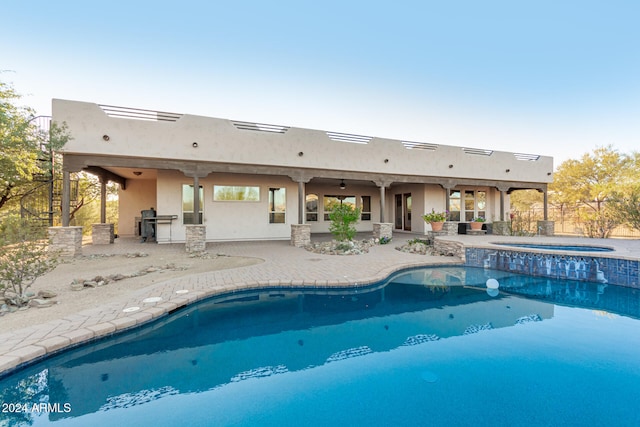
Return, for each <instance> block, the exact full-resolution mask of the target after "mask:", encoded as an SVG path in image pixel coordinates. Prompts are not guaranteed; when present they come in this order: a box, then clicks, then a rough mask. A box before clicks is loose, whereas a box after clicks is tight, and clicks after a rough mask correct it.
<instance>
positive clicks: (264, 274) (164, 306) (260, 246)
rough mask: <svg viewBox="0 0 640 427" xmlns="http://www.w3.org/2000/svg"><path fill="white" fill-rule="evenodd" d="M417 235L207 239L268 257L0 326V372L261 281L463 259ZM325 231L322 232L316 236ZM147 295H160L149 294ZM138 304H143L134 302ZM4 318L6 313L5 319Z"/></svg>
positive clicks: (369, 278) (623, 251)
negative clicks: (323, 245)
mask: <svg viewBox="0 0 640 427" xmlns="http://www.w3.org/2000/svg"><path fill="white" fill-rule="evenodd" d="M415 237H417V236H415V235H409V234H401V233H396V234H395V235H394V240H393V242H392V243H391V244H388V245H380V246H374V247H373V248H372V249H371V250H370V252H369V253H368V254H363V255H353V256H336V255H320V254H315V253H312V252H308V251H306V250H304V249H300V248H295V247H292V246H290V245H289V242H288V241H264V242H229V243H215V244H209V245H208V246H207V250H208V251H209V252H210V253H224V254H227V255H231V256H244V257H257V258H261V259H264V261H265V262H264V263H260V264H256V265H251V266H246V267H241V268H234V269H228V270H219V271H212V272H208V273H200V274H190V275H189V274H187V275H185V276H183V277H179V278H176V279H171V280H168V281H165V282H162V283H158V284H154V285H151V286H149V287H147V288H144V289H142V290H140V291H138V292H137V293H135V294H134V295H133V296H132V297H131V298H130V299H129V300H128V301H126V302H125V303H124V304H123V303H118V304H115V303H110V304H104V305H102V306H100V307H96V308H93V309H89V310H85V311H82V312H79V313H75V314H72V315H68V316H66V317H64V318H60V319H56V320H52V321H49V322H46V323H43V324H38V325H33V326H30V327H27V328H24V329H20V330H16V331H10V332H3V333H2V334H0V374H1V373H2V372H6V371H10V370H12V369H14V368H16V367H18V366H20V365H23V364H25V363H27V362H29V361H33V360H35V359H39V358H42V357H44V356H46V355H50V354H52V353H55V352H56V351H59V350H61V349H64V348H66V347H69V346H74V345H77V344H80V343H84V342H87V341H91V340H93V339H95V338H99V337H103V336H108V335H110V334H113V333H114V332H118V331H122V330H126V329H129V328H132V327H135V326H137V325H140V324H144V323H146V322H149V321H151V320H153V319H155V318H157V317H159V316H163V315H166V314H167V313H168V312H170V311H172V310H175V309H176V308H179V307H182V306H185V305H187V304H190V303H193V302H195V301H198V300H201V299H203V298H207V297H210V296H213V295H216V294H221V293H225V292H231V291H235V290H242V289H251V288H259V287H267V286H270V287H300V286H309V287H331V286H358V285H366V284H368V283H372V282H376V281H379V280H382V279H384V278H386V277H387V276H389V275H390V274H391V273H393V272H395V271H398V270H400V269H404V268H409V267H418V266H425V265H436V264H455V263H459V262H460V260H459V259H458V258H453V257H433V256H424V255H415V254H407V253H403V252H400V251H397V250H396V249H395V247H396V246H399V245H402V244H403V243H404V242H405V241H406V240H409V239H412V238H415ZM450 238H451V239H454V240H457V241H460V242H462V243H464V244H470V245H474V246H475V245H484V244H488V242H490V241H506V240H508V241H514V240H515V241H520V240H524V241H526V242H529V243H532V242H538V241H541V242H546V243H549V241H550V239H552V240H553V243H558V244H561V243H575V242H580V243H582V244H597V245H598V244H599V245H607V246H614V247H616V250H617V251H619V252H618V255H620V257H625V258H635V259H638V258H640V241H638V240H599V239H595V240H592V239H570V238H549V237H546V238H545V237H540V238H511V237H500V236H455V237H450ZM317 239H322V236H318V237H317V238H314V241H315V240H317ZM139 250H140V244H139V243H138V241H137V240H133V239H118V240H117V243H116V244H114V245H108V246H91V245H89V246H85V247H84V248H83V252H84V254H85V255H91V254H97V253H123V254H124V253H128V252H132V251H139ZM151 251H159V252H166V253H167V255H169V254H170V253H172V252H173V253H176V252H175V251H181V252H182V251H184V245H180V244H174V245H151V244H149V245H146V246H145V252H151ZM147 298H156V299H157V298H161V299H160V300H158V301H157V302H145V299H147ZM136 308H137V309H136ZM0 324H1V320H0Z"/></svg>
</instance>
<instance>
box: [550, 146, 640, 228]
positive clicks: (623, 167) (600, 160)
mask: <svg viewBox="0 0 640 427" xmlns="http://www.w3.org/2000/svg"><path fill="white" fill-rule="evenodd" d="M633 163H634V162H633V159H632V158H631V157H630V156H627V155H624V154H620V153H619V152H618V151H616V150H615V149H614V148H613V147H612V146H611V145H609V146H606V147H598V148H596V149H595V150H594V151H593V153H587V154H584V155H583V156H582V158H581V159H580V160H574V159H571V160H567V161H565V162H563V163H562V164H561V165H560V166H559V167H558V169H557V170H556V172H555V174H554V180H553V183H552V184H551V185H550V187H549V188H550V195H551V198H552V200H553V202H554V203H557V204H562V205H574V206H577V207H578V218H579V221H580V223H581V224H582V225H583V226H584V228H585V233H586V234H587V235H588V236H589V237H600V238H605V237H608V236H609V234H610V233H611V231H613V229H614V228H616V227H617V226H618V225H620V224H621V221H620V218H619V216H618V215H615V214H614V212H613V211H612V205H611V204H610V203H608V202H609V201H610V200H611V199H613V198H614V197H615V196H616V194H619V193H620V192H623V191H624V190H623V188H624V187H623V184H624V183H625V182H627V180H628V177H629V176H632V175H633V173H634V172H633V170H632V166H633Z"/></svg>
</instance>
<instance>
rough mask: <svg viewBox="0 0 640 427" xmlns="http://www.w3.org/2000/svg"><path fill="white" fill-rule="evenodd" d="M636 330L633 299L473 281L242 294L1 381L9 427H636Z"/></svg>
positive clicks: (632, 293) (570, 287)
mask: <svg viewBox="0 0 640 427" xmlns="http://www.w3.org/2000/svg"><path fill="white" fill-rule="evenodd" d="M488 279H496V280H498V282H499V284H500V287H499V289H498V290H497V291H493V290H491V289H487V288H486V286H485V284H486V282H487V280H488ZM490 294H491V295H490ZM492 295H493V296H492ZM639 319H640V294H639V291H638V290H634V289H630V288H622V287H615V286H611V285H609V286H607V285H606V284H601V283H600V284H599V283H591V282H572V281H558V280H550V279H543V278H540V277H530V276H520V275H514V274H511V273H508V272H503V271H493V270H484V269H477V268H465V267H442V268H428V269H420V270H412V271H408V272H404V273H400V274H397V275H395V276H394V277H392V278H391V280H390V281H389V283H382V284H379V285H377V286H373V287H370V288H367V289H359V290H353V291H347V290H315V291H314V290H307V291H301V290H295V291H286V290H270V291H263V292H245V293H242V294H236V295H227V296H224V297H220V298H217V299H214V300H209V301H206V302H203V303H200V304H198V305H195V306H193V307H189V308H186V309H183V310H181V311H178V312H176V313H174V314H173V315H171V316H170V317H168V318H165V319H163V320H161V321H158V322H155V323H153V324H151V325H149V326H147V327H145V328H143V329H139V330H136V331H132V332H129V333H126V334H123V335H119V336H116V337H114V338H111V339H108V340H103V341H99V342H96V343H94V344H92V345H87V346H83V347H81V348H78V349H75V350H72V351H68V352H65V353H62V354H60V355H58V356H56V357H54V358H50V359H47V360H44V361H43V362H41V363H38V364H36V365H33V366H31V367H29V368H26V369H24V370H22V371H19V372H17V373H15V374H13V375H12V376H9V377H6V378H4V379H2V380H0V390H1V391H0V393H1V395H0V402H2V403H3V405H5V404H14V406H13V407H9V406H5V407H4V408H3V409H6V410H3V411H2V412H0V425H30V424H31V425H34V426H40V425H61V426H114V425H116V426H128V425H136V426H154V427H161V426H178V425H188V426H240V425H241V426H289V425H290V426H299V425H308V426H335V425H355V426H359V425H366V426H391V425H393V426H398V425H407V426H418V425H444V426H456V425H461V426H462V425H473V426H485V425H487V426H493V425H510V426H517V425H522V426H529V425H535V426H540V425H567V426H569V425H581V426H582V425H616V426H623V425H629V426H631V425H640V415H639V412H638V410H637V402H638V401H639V400H640V363H638V361H639V360H640V320H639ZM16 404H19V405H24V407H25V408H26V409H28V410H27V411H26V413H25V412H24V411H22V412H16V410H15V409H16V406H15V405H16ZM34 404H35V406H34ZM42 404H44V406H42ZM38 405H40V406H38ZM47 405H48V406H47ZM34 408H36V410H33V409H34ZM38 408H40V410H37V409H38ZM8 409H12V410H11V411H9V410H8Z"/></svg>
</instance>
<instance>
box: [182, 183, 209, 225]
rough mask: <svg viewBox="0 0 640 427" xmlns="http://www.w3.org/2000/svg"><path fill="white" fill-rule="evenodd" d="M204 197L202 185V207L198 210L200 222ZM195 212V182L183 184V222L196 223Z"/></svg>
mask: <svg viewBox="0 0 640 427" xmlns="http://www.w3.org/2000/svg"><path fill="white" fill-rule="evenodd" d="M203 199H204V192H203V190H202V185H201V186H200V209H199V210H198V212H199V215H200V218H199V219H200V220H199V221H198V224H202V204H203ZM194 219H195V214H194V210H193V184H191V185H189V184H183V185H182V223H183V224H195V221H194Z"/></svg>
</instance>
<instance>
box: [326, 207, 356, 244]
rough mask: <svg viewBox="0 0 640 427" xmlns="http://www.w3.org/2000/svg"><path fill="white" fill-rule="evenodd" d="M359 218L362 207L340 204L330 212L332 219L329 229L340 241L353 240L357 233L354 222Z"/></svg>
mask: <svg viewBox="0 0 640 427" xmlns="http://www.w3.org/2000/svg"><path fill="white" fill-rule="evenodd" d="M359 218H360V209H358V208H354V207H353V206H351V205H348V204H342V205H338V206H336V207H335V208H334V209H333V212H331V213H330V214H329V219H330V220H331V224H330V225H329V231H330V232H331V234H333V236H334V237H335V238H336V240H337V241H339V242H343V241H347V240H353V238H354V237H355V235H356V228H355V226H354V224H355V223H356V222H358V219H359Z"/></svg>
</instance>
